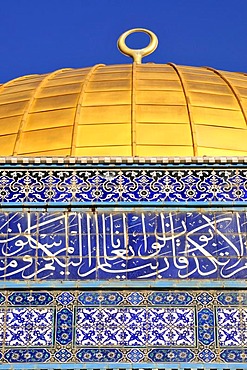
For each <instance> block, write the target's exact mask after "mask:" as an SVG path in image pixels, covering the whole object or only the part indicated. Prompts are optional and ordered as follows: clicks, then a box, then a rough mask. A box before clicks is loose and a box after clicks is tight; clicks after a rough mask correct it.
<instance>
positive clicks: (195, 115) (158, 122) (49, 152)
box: [0, 63, 247, 157]
mask: <svg viewBox="0 0 247 370" xmlns="http://www.w3.org/2000/svg"><path fill="white" fill-rule="evenodd" d="M246 117H247V75H246V74H244V73H236V72H225V71H219V70H215V69H212V68H207V67H201V68H198V67H188V66H178V65H174V64H153V63H147V64H139V65H138V64H135V63H134V64H133V65H132V64H126V65H110V66H105V65H102V64H99V65H96V66H94V67H90V68H81V69H61V70H58V71H55V72H53V73H48V74H44V75H28V76H23V77H20V78H16V79H14V80H12V81H9V82H7V83H5V84H2V85H1V86H0V155H1V156H12V155H14V156H23V155H24V156H43V155H45V156H140V157H146V156H155V157H158V156H193V155H194V156H203V155H206V156H211V155H212V156H217V155H219V156H222V155H223V156H224V155H246V154H247V146H246V141H247V118H246Z"/></svg>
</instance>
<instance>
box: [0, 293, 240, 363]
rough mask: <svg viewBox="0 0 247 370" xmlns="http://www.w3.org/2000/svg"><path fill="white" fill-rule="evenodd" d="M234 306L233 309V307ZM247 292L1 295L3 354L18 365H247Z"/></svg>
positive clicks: (1, 344)
mask: <svg viewBox="0 0 247 370" xmlns="http://www.w3.org/2000/svg"><path fill="white" fill-rule="evenodd" d="M229 305H230V306H229ZM246 316H247V293H246V292H245V291H236V290H235V291H230V290H227V291H224V292H220V291H217V290H212V291H196V290H191V291H190V292H186V291H183V290H180V291H176V290H173V291H171V290H159V291H155V290H139V291H137V290H118V291H116V290H101V291H97V292H96V291H95V292H93V291H85V290H84V291H83V290H73V291H71V292H67V291H61V290H54V291H39V292H35V291H10V290H8V291H7V290H6V291H2V292H1V293H0V348H1V350H0V357H1V361H2V362H3V363H19V362H61V363H65V362H94V361H96V362H245V361H246V360H245V358H246V356H247V351H246V347H247V335H246Z"/></svg>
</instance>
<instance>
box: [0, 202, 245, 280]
mask: <svg viewBox="0 0 247 370" xmlns="http://www.w3.org/2000/svg"><path fill="white" fill-rule="evenodd" d="M246 229H247V214H246V212H244V211H239V212H237V211H209V210H205V211H201V212H200V211H187V212H182V211H180V212H165V211H160V210H157V211H144V210H143V209H141V208H140V209H139V211H127V210H126V211H114V210H113V211H112V212H110V211H104V212H103V211H97V210H96V211H94V212H92V211H91V212H90V211H88V212H86V211H85V212H79V211H78V212H69V211H67V212H0V280H2V281H6V280H8V281H9V280H16V279H18V280H32V281H35V280H51V279H57V280H103V281H104V280H116V281H117V280H155V279H156V280H164V279H166V280H167V279H181V280H182V279H218V280H219V279H220V280H226V279H246V277H247V249H246V242H247V238H246V234H247V230H246Z"/></svg>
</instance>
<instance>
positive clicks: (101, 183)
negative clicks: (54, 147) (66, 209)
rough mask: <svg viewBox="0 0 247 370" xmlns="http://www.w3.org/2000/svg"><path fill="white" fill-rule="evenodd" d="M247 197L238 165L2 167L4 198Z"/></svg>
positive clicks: (0, 196)
mask: <svg viewBox="0 0 247 370" xmlns="http://www.w3.org/2000/svg"><path fill="white" fill-rule="evenodd" d="M246 199H247V170H246V169H239V168H237V167H236V168H230V167H229V166H228V167H227V168H225V169H224V168H222V169H216V168H200V167H199V166H197V167H195V168H187V169H186V168H184V167H181V168H179V167H177V168H176V167H174V166H172V167H171V168H169V167H167V168H161V167H159V166H154V167H153V168H150V167H148V168H145V167H143V168H141V166H139V167H138V168H133V167H132V168H131V167H130V168H126V167H122V168H121V167H119V168H116V167H113V168H110V167H109V168H94V169H93V168H91V169H90V168H88V169H71V168H68V169H67V168H66V169H64V168H58V169H52V168H50V169H48V168H47V169H42V168H36V169H35V168H25V169H21V168H18V169H4V168H3V170H2V171H1V175H0V201H1V203H6V202H83V203H85V202H89V203H92V202H145V201H147V202H150V201H153V202H188V201H192V202H198V201H203V202H212V201H216V202H225V201H245V200H246Z"/></svg>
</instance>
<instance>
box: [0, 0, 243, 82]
mask: <svg viewBox="0 0 247 370" xmlns="http://www.w3.org/2000/svg"><path fill="white" fill-rule="evenodd" d="M134 27H143V28H148V29H150V30H152V31H153V32H155V33H156V34H157V36H158V38H159V47H158V49H157V50H156V51H155V53H154V54H152V55H150V56H149V57H147V58H145V60H144V61H146V62H147V61H153V62H156V63H167V62H173V63H177V64H184V65H193V66H202V65H203V66H211V67H215V68H218V69H224V70H230V71H242V72H247V0H42V1H41V0H40V1H39V0H0V52H1V53H0V55H1V57H0V82H5V81H8V80H9V79H12V78H15V77H17V76H21V75H25V74H33V73H45V72H50V71H53V70H56V69H59V68H63V67H74V68H79V67H87V66H91V65H94V64H97V63H105V64H116V63H130V62H131V59H128V58H126V57H125V56H124V55H122V54H121V53H120V52H119V51H118V49H117V47H116V41H117V39H118V37H119V35H120V34H121V33H123V32H124V31H126V30H128V29H130V28H134ZM127 40H128V42H127V43H128V45H129V46H130V47H133V48H134V47H135V48H136V47H143V46H145V45H146V44H147V43H148V37H147V36H146V35H140V34H136V35H131V36H129V38H128V39H127Z"/></svg>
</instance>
